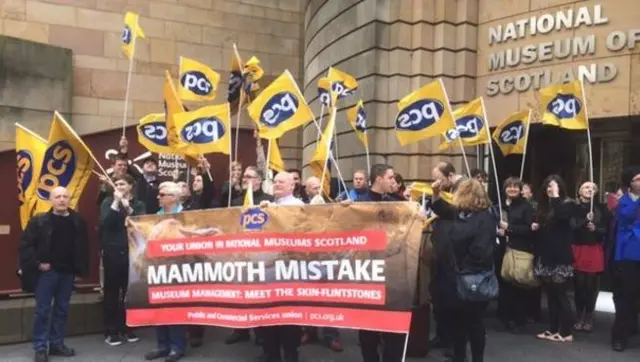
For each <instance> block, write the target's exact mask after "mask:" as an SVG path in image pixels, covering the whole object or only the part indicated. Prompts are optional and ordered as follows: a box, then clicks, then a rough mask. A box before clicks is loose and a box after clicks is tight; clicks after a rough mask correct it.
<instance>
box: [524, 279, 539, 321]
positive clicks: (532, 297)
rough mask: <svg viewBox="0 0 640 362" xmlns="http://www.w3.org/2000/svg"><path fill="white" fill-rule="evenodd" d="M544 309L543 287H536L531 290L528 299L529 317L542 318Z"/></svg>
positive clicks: (527, 311)
mask: <svg viewBox="0 0 640 362" xmlns="http://www.w3.org/2000/svg"><path fill="white" fill-rule="evenodd" d="M541 309H542V288H541V287H538V288H534V289H531V290H530V291H529V298H528V299H527V308H526V314H527V318H528V319H531V320H534V321H539V320H540V318H541Z"/></svg>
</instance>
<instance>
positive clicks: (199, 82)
mask: <svg viewBox="0 0 640 362" xmlns="http://www.w3.org/2000/svg"><path fill="white" fill-rule="evenodd" d="M179 79H180V90H179V95H180V99H182V100H185V101H198V102H204V101H212V100H214V99H215V98H216V92H217V90H218V83H219V82H220V74H218V73H217V72H215V71H214V70H213V69H211V68H209V67H208V66H207V65H204V64H202V63H200V62H198V61H195V60H193V59H189V58H185V57H180V77H179Z"/></svg>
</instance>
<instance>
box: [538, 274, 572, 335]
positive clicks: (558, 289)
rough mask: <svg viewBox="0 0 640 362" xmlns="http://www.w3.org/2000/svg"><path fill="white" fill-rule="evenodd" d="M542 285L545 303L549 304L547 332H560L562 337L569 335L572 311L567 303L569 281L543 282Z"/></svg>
mask: <svg viewBox="0 0 640 362" xmlns="http://www.w3.org/2000/svg"><path fill="white" fill-rule="evenodd" d="M543 287H544V288H545V292H546V294H547V304H548V305H549V332H551V333H554V334H555V333H560V335H561V336H562V337H567V336H570V335H571V328H572V327H573V311H572V310H571V303H569V295H568V293H567V291H568V289H569V283H568V282H567V281H565V282H562V283H554V282H553V281H548V282H545V283H544V285H543Z"/></svg>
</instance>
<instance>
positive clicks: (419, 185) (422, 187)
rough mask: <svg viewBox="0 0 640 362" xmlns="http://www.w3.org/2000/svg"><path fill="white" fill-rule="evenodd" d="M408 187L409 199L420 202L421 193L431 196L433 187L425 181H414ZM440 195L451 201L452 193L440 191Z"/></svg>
mask: <svg viewBox="0 0 640 362" xmlns="http://www.w3.org/2000/svg"><path fill="white" fill-rule="evenodd" d="M409 188H410V189H411V199H412V200H414V201H419V202H420V201H421V200H422V195H424V196H429V197H431V196H433V188H431V185H429V184H427V183H424V182H414V183H412V184H411V186H409ZM440 197H441V198H442V199H443V200H444V201H446V202H448V203H451V202H452V201H453V195H452V194H451V193H449V192H444V191H443V192H440Z"/></svg>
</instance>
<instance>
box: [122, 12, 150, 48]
mask: <svg viewBox="0 0 640 362" xmlns="http://www.w3.org/2000/svg"><path fill="white" fill-rule="evenodd" d="M138 18H139V17H138V14H136V13H134V12H132V11H127V14H126V15H125V16H124V30H123V31H122V36H121V39H120V40H121V41H122V44H121V45H120V47H121V48H122V52H123V53H124V55H126V57H127V58H128V59H131V58H133V54H134V53H135V52H136V39H138V38H143V39H144V32H143V31H142V28H141V27H140V24H138Z"/></svg>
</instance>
